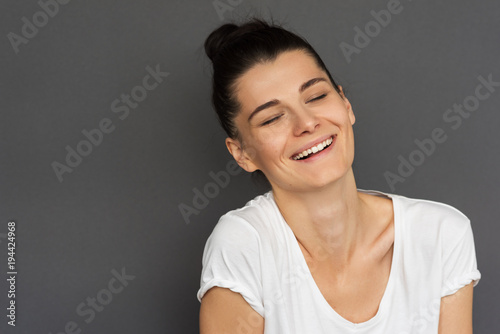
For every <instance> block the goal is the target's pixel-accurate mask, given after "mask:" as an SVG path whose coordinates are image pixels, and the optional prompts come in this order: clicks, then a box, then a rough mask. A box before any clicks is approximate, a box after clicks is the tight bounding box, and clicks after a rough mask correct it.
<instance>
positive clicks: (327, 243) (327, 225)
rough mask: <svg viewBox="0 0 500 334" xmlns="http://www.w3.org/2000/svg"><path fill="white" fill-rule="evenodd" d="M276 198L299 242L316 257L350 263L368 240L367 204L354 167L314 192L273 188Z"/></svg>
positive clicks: (315, 258) (309, 253) (312, 257)
mask: <svg viewBox="0 0 500 334" xmlns="http://www.w3.org/2000/svg"><path fill="white" fill-rule="evenodd" d="M273 195H274V199H275V201H276V204H277V205H278V208H279V209H280V211H281V214H282V215H283V217H284V218H285V221H286V222H287V223H288V225H289V226H290V228H291V229H292V231H293V233H294V234H295V236H296V238H297V240H298V242H299V244H300V245H301V247H302V248H303V249H304V250H305V251H306V253H307V255H308V256H310V258H311V259H312V260H318V261H320V260H322V259H326V258H325V257H328V258H330V259H331V258H334V259H335V260H336V261H339V262H342V263H348V262H349V260H350V259H351V258H352V256H353V255H354V252H355V250H356V249H358V250H359V247H362V246H365V245H366V243H367V242H368V237H367V229H366V228H365V226H364V225H363V224H366V221H367V219H363V218H364V216H366V214H365V212H366V211H367V205H366V203H365V201H364V200H363V198H362V196H360V195H359V193H358V191H357V188H356V182H355V180H354V175H353V172H352V169H350V170H349V172H348V173H347V174H346V175H345V176H344V177H343V178H342V179H340V180H338V181H336V182H335V183H333V184H330V185H328V186H325V187H324V188H322V189H320V190H317V189H316V190H314V191H311V192H287V191H282V190H280V189H273Z"/></svg>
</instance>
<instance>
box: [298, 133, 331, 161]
mask: <svg viewBox="0 0 500 334" xmlns="http://www.w3.org/2000/svg"><path fill="white" fill-rule="evenodd" d="M332 142H333V137H332V138H328V139H327V140H325V141H323V142H322V143H319V144H318V145H316V146H314V147H311V148H308V149H307V150H304V151H303V152H301V153H299V154H297V155H295V156H294V157H293V158H292V159H293V160H299V159H301V158H304V157H307V156H308V155H309V154H312V153H318V152H319V151H322V150H323V149H324V148H325V147H327V146H328V145H330V144H331V143H332Z"/></svg>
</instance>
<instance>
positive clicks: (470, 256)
mask: <svg viewBox="0 0 500 334" xmlns="http://www.w3.org/2000/svg"><path fill="white" fill-rule="evenodd" d="M456 218H458V217H456ZM460 218H461V219H456V220H454V222H453V223H454V224H453V226H452V227H451V228H450V230H449V231H448V232H449V233H448V235H447V236H446V237H445V240H444V243H443V244H444V246H445V247H444V249H443V261H444V263H443V282H442V289H441V297H444V296H448V295H452V294H454V293H455V292H457V291H458V290H459V289H460V288H462V287H464V286H466V285H468V284H470V283H471V282H474V286H476V285H477V283H478V282H479V280H480V278H481V273H480V272H479V270H478V269H477V263H476V251H475V247H474V236H473V233H472V227H471V224H470V220H469V219H468V218H467V217H465V216H463V215H461V217H460Z"/></svg>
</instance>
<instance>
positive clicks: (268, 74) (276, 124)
mask: <svg viewBox="0 0 500 334" xmlns="http://www.w3.org/2000/svg"><path fill="white" fill-rule="evenodd" d="M205 49H206V52H207V55H208V56H209V57H210V59H211V60H212V62H213V66H214V74H213V96H212V98H213V104H214V107H215V109H216V112H217V114H218V116H219V120H220V123H221V125H222V127H223V128H224V130H225V131H226V133H227V135H228V138H227V139H226V145H227V147H228V149H229V151H230V152H231V154H232V155H233V157H234V158H235V160H236V161H237V162H238V163H239V164H240V166H241V167H242V168H244V169H245V170H247V171H249V172H254V171H255V172H256V173H257V176H259V175H260V176H262V173H263V174H264V175H265V177H266V178H267V180H268V181H269V183H270V185H271V186H272V188H273V189H275V187H278V188H288V189H292V188H293V187H294V186H298V187H299V188H302V189H305V188H304V187H306V188H307V187H309V186H320V185H322V184H323V185H324V184H326V183H328V182H331V181H332V180H336V179H338V178H339V177H341V176H342V175H344V174H345V172H346V171H347V170H348V169H350V167H351V164H352V158H353V149H354V147H353V136H352V124H353V123H354V115H353V113H352V110H351V107H350V104H349V101H348V100H347V99H345V98H344V96H343V93H342V90H341V88H340V87H339V86H337V84H336V83H335V82H334V80H333V79H332V77H331V75H330V73H329V72H328V70H327V69H326V67H325V65H324V63H323V61H322V60H321V59H320V57H319V56H318V54H317V53H316V52H315V51H314V49H313V48H312V47H311V46H310V45H309V44H308V43H307V42H306V41H305V40H304V39H302V38H301V37H299V36H297V35H295V34H293V33H291V32H289V31H287V30H285V29H283V28H281V27H278V26H274V25H269V24H267V23H265V22H263V21H260V20H253V21H251V22H249V23H246V24H243V25H241V26H239V27H238V26H236V25H233V24H226V25H223V26H221V27H220V28H219V29H217V30H215V31H214V32H213V33H212V34H211V35H210V36H209V37H208V38H207V40H206V42H205ZM254 115H257V116H255V117H254ZM338 135H340V136H338ZM332 141H333V143H334V144H332V145H331V147H328V149H326V148H325V149H324V151H323V152H322V153H321V154H319V153H317V154H316V152H314V153H315V154H311V155H310V156H307V154H306V156H307V158H306V157H304V158H303V159H302V158H301V159H300V160H298V159H299V156H298V152H299V151H303V150H304V149H309V148H311V149H312V148H313V147H316V146H317V147H320V151H321V150H323V147H322V146H321V145H326V144H328V145H327V146H330V144H331V143H332ZM320 144H321V145H320ZM333 147H334V148H333ZM328 152H330V153H328ZM313 155H314V157H313ZM325 157H326V158H325ZM332 167H333V168H332ZM311 168H312V169H313V170H314V172H311V170H310V169H311ZM316 171H318V172H319V173H316ZM321 171H324V172H321ZM260 172H262V173H260ZM254 174H255V173H254ZM304 175H309V177H305V178H304ZM303 181H305V182H303ZM325 182H326V183H325ZM300 185H301V186H300ZM290 186H292V188H290ZM295 189H298V188H295Z"/></svg>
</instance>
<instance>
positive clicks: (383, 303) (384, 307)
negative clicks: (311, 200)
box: [269, 188, 400, 329]
mask: <svg viewBox="0 0 500 334" xmlns="http://www.w3.org/2000/svg"><path fill="white" fill-rule="evenodd" d="M358 191H360V192H363V193H366V194H373V195H383V196H386V197H389V198H390V199H392V205H393V214H394V246H393V247H394V248H393V254H392V263H391V270H390V273H389V279H388V281H387V285H386V288H385V291H384V294H383V296H382V299H381V300H380V304H379V307H378V310H377V313H376V314H375V315H374V316H373V317H372V318H370V319H368V320H366V321H363V322H360V323H354V322H351V321H349V320H347V319H345V318H344V317H342V316H341V315H340V314H338V313H337V312H336V311H335V310H334V309H333V308H332V307H331V306H330V304H329V303H328V301H327V300H326V299H325V297H324V296H323V294H322V293H321V290H320V289H319V287H318V285H317V284H316V281H314V278H313V276H312V274H311V271H310V270H309V266H308V265H307V262H306V259H305V258H304V254H302V251H301V250H300V246H299V244H298V241H297V239H296V238H295V234H294V233H293V231H292V229H291V228H290V226H289V225H288V224H287V223H286V221H285V218H284V217H283V215H282V214H281V212H280V211H279V208H278V205H277V204H276V202H275V201H274V195H273V192H272V190H271V191H269V195H270V197H271V199H272V203H273V205H274V206H275V208H276V210H278V213H279V217H280V220H281V222H282V223H283V224H284V225H285V228H286V230H287V231H288V233H289V236H290V237H291V238H292V239H293V240H292V244H293V251H294V252H295V253H296V256H297V257H298V258H299V259H300V266H301V267H302V268H301V270H304V271H305V272H306V273H307V275H308V277H307V284H308V285H310V286H311V287H312V289H313V290H314V292H313V293H314V295H315V299H317V300H319V301H320V303H321V304H322V306H321V309H322V310H323V311H324V312H325V314H326V315H327V316H329V317H331V318H332V319H334V320H335V321H336V322H337V323H339V325H343V326H346V327H348V328H350V329H359V328H364V327H369V326H372V325H374V324H376V323H378V322H379V321H380V319H381V318H382V316H383V314H385V313H387V312H388V303H389V301H388V300H389V299H390V298H391V295H392V293H393V290H394V285H395V283H394V280H395V279H396V278H395V276H396V271H397V267H398V263H399V247H400V245H399V243H400V238H399V224H400V215H399V205H400V203H399V199H398V196H397V195H394V194H389V193H385V192H381V191H377V190H364V189H359V188H358Z"/></svg>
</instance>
